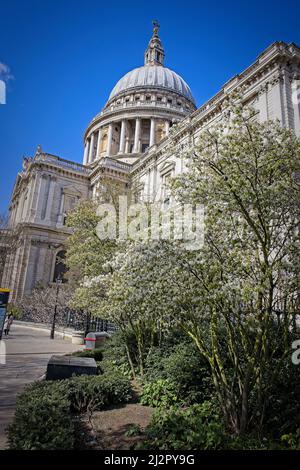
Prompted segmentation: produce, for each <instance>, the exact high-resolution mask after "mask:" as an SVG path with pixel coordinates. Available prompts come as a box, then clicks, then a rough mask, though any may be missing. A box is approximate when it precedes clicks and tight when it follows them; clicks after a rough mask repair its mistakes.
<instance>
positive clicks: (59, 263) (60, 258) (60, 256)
mask: <svg viewBox="0 0 300 470" xmlns="http://www.w3.org/2000/svg"><path fill="white" fill-rule="evenodd" d="M65 258H66V251H65V250H61V251H59V252H58V253H57V254H56V258H55V267H54V275H53V282H56V281H57V279H60V280H61V281H62V282H66V278H65V274H66V272H67V266H66V264H65Z"/></svg>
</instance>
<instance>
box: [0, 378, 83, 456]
mask: <svg viewBox="0 0 300 470" xmlns="http://www.w3.org/2000/svg"><path fill="white" fill-rule="evenodd" d="M74 434H75V433H74V424H73V421H72V417H71V415H70V403H69V401H68V399H67V398H65V397H63V396H62V395H61V392H60V390H59V388H58V387H56V384H54V383H49V382H47V383H46V382H43V383H41V382H36V383H34V384H33V385H31V386H29V387H27V388H26V389H25V391H24V392H23V394H22V395H20V397H19V398H18V400H17V405H16V412H15V417H14V421H13V423H12V424H11V425H10V426H9V429H8V441H9V446H10V448H11V449H23V450H33V449H38V450H46V449H73V447H74Z"/></svg>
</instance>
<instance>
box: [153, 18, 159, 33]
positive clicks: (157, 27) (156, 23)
mask: <svg viewBox="0 0 300 470" xmlns="http://www.w3.org/2000/svg"><path fill="white" fill-rule="evenodd" d="M152 24H153V36H157V35H158V29H159V24H158V21H157V20H153V21H152Z"/></svg>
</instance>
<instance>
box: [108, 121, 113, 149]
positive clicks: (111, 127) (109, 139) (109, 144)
mask: <svg viewBox="0 0 300 470" xmlns="http://www.w3.org/2000/svg"><path fill="white" fill-rule="evenodd" d="M112 135H113V124H112V122H111V123H110V124H109V126H108V135H107V156H108V157H110V156H111V151H112Z"/></svg>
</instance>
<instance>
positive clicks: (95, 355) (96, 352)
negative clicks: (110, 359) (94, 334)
mask: <svg viewBox="0 0 300 470" xmlns="http://www.w3.org/2000/svg"><path fill="white" fill-rule="evenodd" d="M72 356H76V357H91V358H92V359H95V361H96V362H100V361H102V359H103V351H102V349H100V348H97V349H91V350H89V349H84V350H83V351H76V352H74V353H72Z"/></svg>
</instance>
